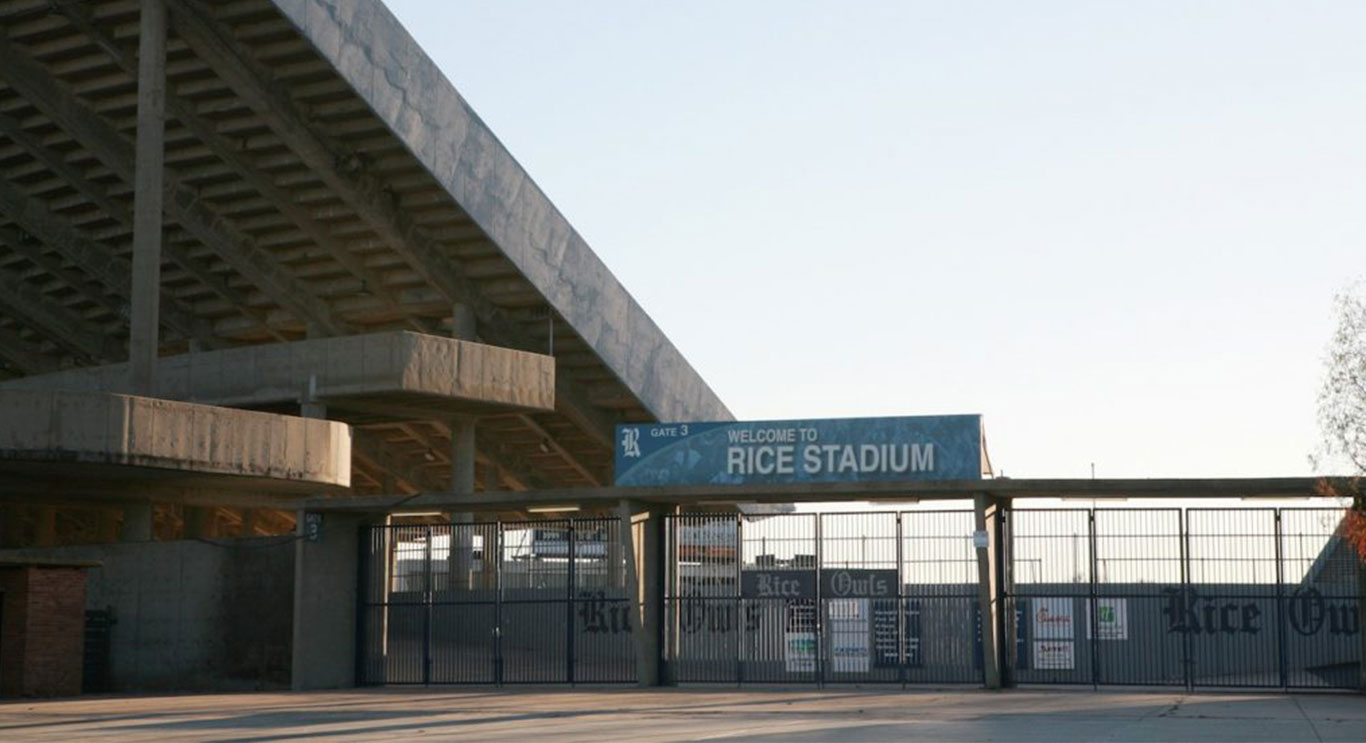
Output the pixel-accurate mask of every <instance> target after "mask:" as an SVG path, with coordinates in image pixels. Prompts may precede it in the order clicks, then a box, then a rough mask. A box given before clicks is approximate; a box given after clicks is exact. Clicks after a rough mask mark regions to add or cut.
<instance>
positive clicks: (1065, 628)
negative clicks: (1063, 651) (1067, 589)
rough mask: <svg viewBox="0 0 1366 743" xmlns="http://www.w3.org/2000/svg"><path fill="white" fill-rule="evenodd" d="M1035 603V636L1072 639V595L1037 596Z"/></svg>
mask: <svg viewBox="0 0 1366 743" xmlns="http://www.w3.org/2000/svg"><path fill="white" fill-rule="evenodd" d="M1033 604H1034V636H1035V637H1037V638H1039V639H1043V640H1071V639H1072V638H1074V637H1076V632H1075V629H1074V628H1073V626H1072V597H1071V596H1066V597H1061V598H1059V597H1054V598H1037V599H1034V600H1033Z"/></svg>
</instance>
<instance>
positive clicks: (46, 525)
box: [33, 506, 57, 547]
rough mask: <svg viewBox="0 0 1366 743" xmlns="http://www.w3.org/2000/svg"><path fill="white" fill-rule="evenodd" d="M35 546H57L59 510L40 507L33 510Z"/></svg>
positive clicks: (50, 507)
mask: <svg viewBox="0 0 1366 743" xmlns="http://www.w3.org/2000/svg"><path fill="white" fill-rule="evenodd" d="M33 546H35V547H56V546H57V509H56V508H53V507H52V506H38V507H37V508H35V509H33Z"/></svg>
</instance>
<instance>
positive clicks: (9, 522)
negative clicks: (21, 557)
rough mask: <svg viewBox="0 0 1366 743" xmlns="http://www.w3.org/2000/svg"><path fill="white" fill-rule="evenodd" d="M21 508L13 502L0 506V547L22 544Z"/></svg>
mask: <svg viewBox="0 0 1366 743" xmlns="http://www.w3.org/2000/svg"><path fill="white" fill-rule="evenodd" d="M22 526H23V509H22V508H21V507H20V506H18V505H15V504H9V505H7V506H4V507H0V547H5V548H8V549H13V548H15V547H23V546H24V530H23V529H22V528H21V527H22Z"/></svg>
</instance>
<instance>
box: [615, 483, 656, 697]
mask: <svg viewBox="0 0 1366 743" xmlns="http://www.w3.org/2000/svg"><path fill="white" fill-rule="evenodd" d="M617 513H618V515H619V517H620V518H621V541H622V549H623V551H624V552H625V553H626V554H625V557H626V590H627V595H628V596H629V597H630V606H631V626H632V627H634V628H635V630H636V631H635V632H634V639H635V645H636V683H637V684H638V685H640V686H659V685H660V682H661V680H662V678H663V674H661V673H660V665H661V661H662V658H663V653H662V650H663V639H664V637H663V633H664V622H663V616H664V557H665V551H664V517H663V514H662V513H660V512H658V510H655V511H650V510H645V509H643V507H641V506H640V505H639V504H637V503H634V502H632V501H629V500H623V501H621V504H620V505H619V506H618V509H617Z"/></svg>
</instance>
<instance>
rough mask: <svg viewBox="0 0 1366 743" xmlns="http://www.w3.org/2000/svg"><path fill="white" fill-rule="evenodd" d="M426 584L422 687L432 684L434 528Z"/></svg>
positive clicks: (429, 530)
mask: <svg viewBox="0 0 1366 743" xmlns="http://www.w3.org/2000/svg"><path fill="white" fill-rule="evenodd" d="M425 544H426V549H425V559H424V560H423V563H424V564H425V573H424V584H425V585H423V587H422V589H423V590H422V604H423V611H422V685H423V686H431V683H432V527H430V526H428V527H427V539H426V542H425Z"/></svg>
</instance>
